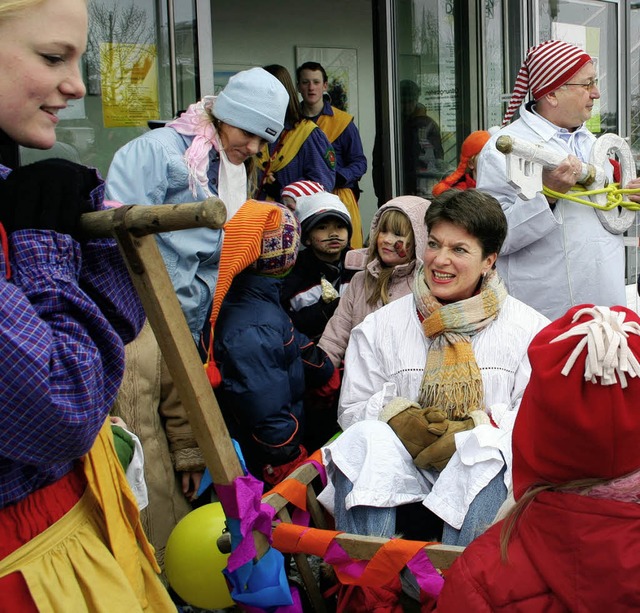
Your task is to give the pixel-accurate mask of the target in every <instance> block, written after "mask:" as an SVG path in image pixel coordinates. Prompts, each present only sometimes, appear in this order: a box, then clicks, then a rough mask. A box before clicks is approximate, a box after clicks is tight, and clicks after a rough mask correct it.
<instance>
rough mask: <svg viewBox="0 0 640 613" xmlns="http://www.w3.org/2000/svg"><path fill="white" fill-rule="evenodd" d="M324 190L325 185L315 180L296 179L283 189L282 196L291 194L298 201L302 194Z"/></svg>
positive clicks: (308, 194) (290, 196)
mask: <svg viewBox="0 0 640 613" xmlns="http://www.w3.org/2000/svg"><path fill="white" fill-rule="evenodd" d="M323 191H324V187H323V186H322V185H320V183H316V182H315V181H296V182H295V183H289V185H287V186H286V187H285V188H284V189H283V190H282V192H281V193H280V196H282V197H284V196H289V198H293V199H294V200H295V201H296V202H297V201H298V198H300V196H311V195H312V194H319V193H320V192H323Z"/></svg>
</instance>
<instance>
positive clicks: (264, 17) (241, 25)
mask: <svg viewBox="0 0 640 613" xmlns="http://www.w3.org/2000/svg"><path fill="white" fill-rule="evenodd" d="M211 12H212V18H213V57H214V66H215V68H218V67H220V66H222V67H223V68H224V67H225V66H229V67H230V68H233V67H235V66H239V67H249V66H263V65H266V64H281V65H282V66H285V67H286V68H287V69H288V70H289V71H290V72H291V76H292V77H293V78H294V81H295V68H296V55H295V48H296V46H305V47H347V48H355V49H356V50H357V52H358V128H359V130H360V135H361V137H362V145H363V148H364V153H365V155H366V156H367V161H368V163H369V170H368V171H367V174H366V175H365V176H364V177H363V180H362V181H361V182H360V188H361V189H362V190H363V193H362V195H361V197H360V211H361V214H362V225H363V228H364V231H365V234H367V233H368V230H369V226H370V224H371V218H372V217H373V214H374V213H375V211H376V210H377V200H376V197H375V194H374V193H373V183H372V181H371V152H372V151H373V139H374V136H375V134H374V133H375V108H374V95H375V92H374V83H373V32H372V17H371V1H370V0H323V2H322V3H318V2H312V1H311V0H296V1H293V2H291V1H289V0H286V1H279V2H267V3H265V2H264V1H262V2H258V1H256V0H211Z"/></svg>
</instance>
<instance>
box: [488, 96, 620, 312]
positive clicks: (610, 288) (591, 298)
mask: <svg viewBox="0 0 640 613" xmlns="http://www.w3.org/2000/svg"><path fill="white" fill-rule="evenodd" d="M505 134H508V135H511V136H515V137H517V138H521V139H523V140H526V141H528V142H530V143H534V144H544V145H545V146H547V147H549V148H551V149H553V150H555V151H558V152H560V153H562V154H564V155H569V154H572V155H575V156H577V157H578V158H580V159H581V160H582V161H584V162H588V161H589V157H590V154H591V148H592V147H593V143H594V142H595V137H594V136H593V134H591V133H590V132H589V131H588V130H587V129H586V127H585V126H584V125H582V126H581V127H580V128H578V129H577V130H575V131H574V132H568V131H567V130H564V129H561V128H558V127H557V126H555V125H553V124H552V123H550V122H548V121H547V120H545V119H543V118H542V117H540V116H539V115H537V114H535V113H532V112H530V111H528V110H526V109H525V106H524V105H523V106H522V107H521V109H520V119H518V120H516V121H515V122H513V123H512V124H510V125H508V126H506V127H504V128H503V129H502V130H500V131H498V132H497V133H496V134H494V135H493V136H492V138H491V140H489V142H488V143H487V144H486V145H485V146H484V148H483V149H482V152H481V154H480V156H479V159H478V179H477V189H478V190H480V191H483V192H487V193H489V194H491V195H492V196H494V197H495V198H497V200H498V201H499V202H500V204H501V205H502V209H503V210H504V212H505V215H506V217H507V221H508V224H509V232H508V234H507V240H506V241H505V243H504V245H503V247H502V251H501V252H500V257H499V258H498V264H497V266H498V272H499V273H500V276H501V277H502V278H503V279H504V281H505V283H506V285H507V288H508V290H509V293H510V294H511V295H512V296H513V297H515V298H518V299H519V300H522V301H523V302H525V303H526V304H528V305H530V306H532V307H533V308H535V309H536V310H537V311H539V312H540V313H542V314H544V315H546V316H547V317H549V318H551V319H556V318H558V317H560V316H562V315H564V313H565V312H566V311H567V310H568V309H569V308H570V307H572V306H574V305H577V304H584V303H592V304H598V305H603V306H613V305H616V304H626V294H625V273H624V265H625V261H624V242H623V241H624V239H623V236H622V235H614V234H611V233H610V232H608V231H607V230H605V228H604V227H603V226H602V224H601V223H600V220H599V219H598V217H597V215H596V212H595V209H593V208H592V207H589V206H586V205H584V204H579V203H576V202H571V201H569V200H563V199H560V200H558V202H557V203H556V206H555V208H554V210H553V211H552V210H551V208H550V207H549V204H548V202H547V199H546V198H545V197H544V195H543V194H542V193H538V194H536V197H535V198H533V199H532V200H522V199H521V198H519V197H517V196H516V190H515V189H514V188H513V187H512V186H511V185H509V183H508V182H507V177H506V158H505V156H504V155H503V154H502V153H500V152H499V151H498V150H497V149H496V140H497V139H498V138H499V137H500V136H501V135H505Z"/></svg>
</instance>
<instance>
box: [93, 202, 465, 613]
mask: <svg viewBox="0 0 640 613" xmlns="http://www.w3.org/2000/svg"><path fill="white" fill-rule="evenodd" d="M225 220H226V209H225V207H224V203H223V202H222V201H221V200H219V199H218V198H209V199H207V200H206V201H204V202H197V203H191V204H180V205H157V206H153V207H150V206H139V205H130V206H123V207H119V208H115V209H110V210H107V211H99V212H94V213H87V214H85V215H83V216H82V221H81V226H82V230H83V232H84V234H85V235H86V236H87V237H93V238H100V237H102V238H107V237H111V238H115V239H116V240H117V242H118V245H119V247H120V250H121V252H122V254H123V256H124V258H125V261H126V264H127V268H128V269H129V272H130V274H131V278H132V280H133V284H134V286H135V288H136V290H137V292H138V294H139V296H140V300H141V302H142V305H143V307H144V309H145V312H146V314H147V317H148V319H149V323H150V324H151V327H152V329H153V331H154V334H155V336H156V339H157V341H158V344H159V346H160V349H161V351H162V355H163V356H164V359H165V361H166V363H167V367H168V368H169V371H170V373H171V376H172V377H173V380H174V383H175V385H176V387H177V389H178V393H179V395H180V398H181V400H182V403H183V405H184V407H185V409H186V411H187V416H188V418H189V421H190V422H191V425H192V428H193V431H194V434H195V437H196V441H197V443H198V445H199V447H200V449H201V450H202V453H203V455H204V458H205V463H206V465H207V468H208V469H209V472H210V473H211V477H212V479H213V482H214V483H215V484H219V485H229V484H231V483H232V482H233V480H234V479H235V478H237V477H241V476H243V470H242V467H241V464H240V461H239V459H238V457H237V455H236V452H235V449H234V447H233V443H232V441H231V437H230V436H229V432H228V430H227V427H226V424H225V422H224V419H223V417H222V414H221V412H220V407H219V406H218V403H217V401H216V398H215V395H214V393H213V390H212V388H211V385H210V383H209V381H208V379H207V376H206V374H205V371H204V368H203V365H202V361H201V359H200V356H199V354H198V351H197V349H196V346H195V343H194V342H193V339H192V337H191V333H190V331H189V329H188V326H187V323H186V320H185V318H184V315H183V314H182V309H181V307H180V304H179V302H178V299H177V296H176V294H175V291H174V289H173V285H172V283H171V280H170V278H169V275H168V273H167V270H166V267H165V265H164V261H163V260H162V256H161V255H160V252H159V250H158V247H157V244H156V241H155V239H154V237H153V234H155V233H157V232H165V231H169V230H172V231H173V230H180V229H187V228H192V227H209V228H214V229H216V228H222V226H223V225H224V222H225ZM318 477H319V473H318V471H317V469H316V467H315V466H314V465H313V464H304V465H302V466H300V467H299V468H298V469H296V470H295V471H294V472H293V473H292V474H291V475H290V476H289V477H287V480H286V481H297V482H299V483H300V484H302V487H304V488H305V496H304V497H305V499H306V505H305V506H306V509H305V510H306V511H308V512H309V514H310V516H311V519H312V524H313V527H312V528H311V529H317V530H326V529H327V527H328V526H327V521H326V516H325V513H324V511H323V509H322V508H321V506H320V504H319V503H318V501H317V499H316V490H315V487H316V486H317V483H318ZM262 501H263V502H264V503H267V504H269V505H270V506H271V507H273V509H274V510H275V512H276V516H277V518H278V519H279V520H281V523H280V525H281V526H284V527H285V529H286V526H285V525H286V524H291V507H292V503H291V501H290V500H289V499H287V498H286V497H284V496H283V495H281V494H280V493H278V491H277V490H276V491H274V492H269V493H267V494H266V495H265V496H264V497H263V499H262ZM223 506H224V505H223ZM276 529H278V528H276ZM253 537H254V541H255V544H256V551H257V557H258V558H259V557H261V555H263V554H264V552H265V551H266V550H267V549H268V547H269V544H268V542H267V539H266V538H265V536H264V535H263V534H262V533H260V532H257V531H254V533H253ZM336 541H337V542H338V543H339V545H340V546H341V547H342V548H343V549H344V551H345V552H346V553H347V554H348V555H349V556H350V557H351V558H352V559H358V560H370V559H371V558H372V557H373V556H374V555H375V554H376V553H377V552H378V551H379V550H380V548H382V547H384V546H385V544H386V543H388V542H389V539H383V538H374V537H364V536H358V535H352V534H346V533H343V534H338V535H337V536H336ZM219 542H221V543H223V544H222V547H224V539H222V541H219ZM462 550H463V548H462V547H451V546H446V545H442V544H434V545H428V546H427V547H425V552H426V553H427V555H428V557H429V559H430V560H431V562H432V563H433V565H434V566H435V567H436V568H438V569H447V568H449V566H450V565H451V564H452V562H453V561H454V560H455V559H456V558H457V557H458V556H459V555H460V553H461V551H462ZM306 553H309V552H306ZM306 553H305V552H297V553H294V554H293V558H294V560H295V562H296V564H297V567H298V570H299V573H300V576H301V578H302V580H303V583H304V586H305V590H306V593H307V596H308V599H309V601H310V602H311V605H312V607H313V609H314V610H315V611H318V612H321V613H322V612H324V611H326V610H327V607H326V603H325V602H324V599H323V597H322V594H321V593H320V589H319V586H318V584H317V582H316V579H315V577H314V575H313V572H312V570H311V568H310V565H309V563H308V559H307V556H306Z"/></svg>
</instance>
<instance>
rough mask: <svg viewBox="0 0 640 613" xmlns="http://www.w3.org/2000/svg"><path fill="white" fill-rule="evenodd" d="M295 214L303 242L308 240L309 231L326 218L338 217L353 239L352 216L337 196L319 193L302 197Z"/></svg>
mask: <svg viewBox="0 0 640 613" xmlns="http://www.w3.org/2000/svg"><path fill="white" fill-rule="evenodd" d="M295 212H296V216H297V217H298V220H299V221H300V226H301V228H302V241H303V242H304V241H305V240H306V239H307V234H308V233H309V231H310V230H312V229H313V227H314V226H316V225H317V224H318V223H320V221H321V220H322V219H325V218H326V217H338V218H339V219H342V221H344V223H345V224H346V226H347V230H348V231H349V238H351V232H352V231H353V228H352V227H351V215H349V211H348V209H347V207H346V206H345V205H344V204H343V203H342V200H340V198H338V196H336V195H335V194H332V193H330V192H318V193H317V194H311V195H310V196H300V197H299V198H298V201H297V203H296V211H295Z"/></svg>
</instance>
